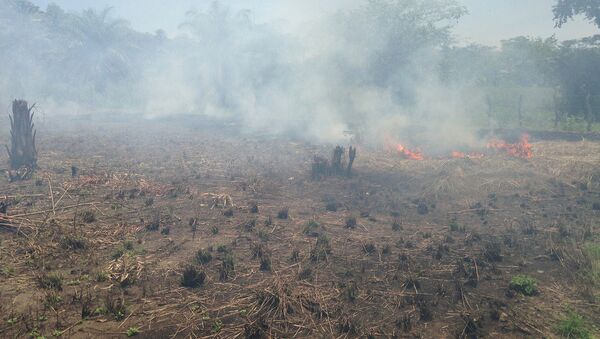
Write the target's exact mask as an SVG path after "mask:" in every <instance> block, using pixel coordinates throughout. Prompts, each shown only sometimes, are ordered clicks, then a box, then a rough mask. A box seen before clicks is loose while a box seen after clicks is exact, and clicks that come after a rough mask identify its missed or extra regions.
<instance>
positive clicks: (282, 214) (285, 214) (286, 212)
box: [277, 207, 290, 220]
mask: <svg viewBox="0 0 600 339" xmlns="http://www.w3.org/2000/svg"><path fill="white" fill-rule="evenodd" d="M289 217H290V209H289V208H288V207H285V208H282V209H281V210H279V212H277V218H278V219H282V220H285V219H288V218H289Z"/></svg>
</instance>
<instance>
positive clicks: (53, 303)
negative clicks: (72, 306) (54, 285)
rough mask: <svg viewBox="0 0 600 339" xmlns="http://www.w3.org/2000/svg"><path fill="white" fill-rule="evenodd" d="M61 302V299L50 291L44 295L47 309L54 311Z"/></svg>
mask: <svg viewBox="0 0 600 339" xmlns="http://www.w3.org/2000/svg"><path fill="white" fill-rule="evenodd" d="M62 300H63V299H62V297H61V296H60V295H59V294H58V293H56V292H55V291H51V292H50V293H48V294H46V302H45V304H46V306H47V307H49V308H52V309H56V308H57V307H58V305H59V304H60V303H61V302H62Z"/></svg>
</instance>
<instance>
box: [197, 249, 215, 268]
mask: <svg viewBox="0 0 600 339" xmlns="http://www.w3.org/2000/svg"><path fill="white" fill-rule="evenodd" d="M211 260H212V254H210V252H209V251H207V250H205V249H199V250H198V252H196V261H197V262H198V263H199V264H201V265H205V264H208V263H209V262H211Z"/></svg>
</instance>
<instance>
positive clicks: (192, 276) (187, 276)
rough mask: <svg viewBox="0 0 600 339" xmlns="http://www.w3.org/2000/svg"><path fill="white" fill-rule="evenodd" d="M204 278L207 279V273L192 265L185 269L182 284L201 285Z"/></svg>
mask: <svg viewBox="0 0 600 339" xmlns="http://www.w3.org/2000/svg"><path fill="white" fill-rule="evenodd" d="M204 280H206V274H205V273H204V272H202V271H199V270H198V269H196V267H194V266H191V265H190V266H187V267H186V268H185V269H184V270H183V275H182V276H181V286H183V287H189V288H196V287H200V286H202V285H204Z"/></svg>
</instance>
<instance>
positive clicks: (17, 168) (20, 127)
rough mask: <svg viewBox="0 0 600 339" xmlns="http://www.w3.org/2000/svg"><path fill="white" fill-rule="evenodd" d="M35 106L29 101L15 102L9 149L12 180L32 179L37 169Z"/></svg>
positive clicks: (11, 120) (11, 119) (11, 118)
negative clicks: (30, 104)
mask: <svg viewBox="0 0 600 339" xmlns="http://www.w3.org/2000/svg"><path fill="white" fill-rule="evenodd" d="M34 106H35V105H33V106H29V105H28V104H27V101H24V100H15V101H13V104H12V115H11V116H9V118H10V126H11V130H10V135H11V145H10V149H8V147H7V148H6V150H7V151H8V157H9V159H10V169H11V171H10V172H11V173H10V179H11V180H23V179H27V178H29V177H31V174H33V171H34V170H35V169H36V168H37V150H36V148H35V135H36V132H35V129H34V124H33V115H34V114H33V108H34Z"/></svg>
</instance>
